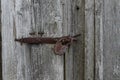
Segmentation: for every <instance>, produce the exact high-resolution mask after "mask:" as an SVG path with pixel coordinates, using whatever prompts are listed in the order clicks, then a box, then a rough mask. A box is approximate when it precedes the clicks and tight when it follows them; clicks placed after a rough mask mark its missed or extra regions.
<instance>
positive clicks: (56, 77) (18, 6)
mask: <svg viewBox="0 0 120 80" xmlns="http://www.w3.org/2000/svg"><path fill="white" fill-rule="evenodd" d="M62 22H63V14H62V4H61V1H60V0H2V53H3V56H2V57H3V80H63V79H64V74H63V73H64V72H63V71H64V69H63V67H64V63H63V62H64V61H63V57H62V56H56V55H54V53H53V51H52V47H53V45H28V44H22V45H21V44H20V43H18V42H15V41H14V39H15V38H22V37H28V36H30V35H29V33H30V32H43V31H44V32H45V34H44V35H43V36H46V37H47V36H50V37H55V36H62V35H63V30H64V29H63V28H64V26H62ZM36 36H39V35H37V34H36ZM33 37H35V36H33Z"/></svg>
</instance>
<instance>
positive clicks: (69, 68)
mask: <svg viewBox="0 0 120 80" xmlns="http://www.w3.org/2000/svg"><path fill="white" fill-rule="evenodd" d="M66 1H67V0H66ZM70 2H71V3H70ZM67 3H68V9H67V13H68V15H71V16H68V17H70V18H69V19H70V21H71V24H70V21H69V19H68V30H69V31H68V32H69V33H70V34H71V35H74V34H78V33H80V34H81V36H80V37H78V38H77V39H78V42H76V43H74V44H73V45H72V46H71V47H70V49H69V52H68V53H66V55H65V69H66V72H65V80H84V26H85V25H84V24H85V23H84V20H85V17H84V4H85V3H84V0H69V2H68V1H67ZM69 4H71V6H69ZM70 8H71V9H70ZM70 10H71V13H70Z"/></svg>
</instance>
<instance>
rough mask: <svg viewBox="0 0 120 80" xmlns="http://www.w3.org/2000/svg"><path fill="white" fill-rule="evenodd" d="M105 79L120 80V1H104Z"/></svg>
mask: <svg viewBox="0 0 120 80" xmlns="http://www.w3.org/2000/svg"><path fill="white" fill-rule="evenodd" d="M103 17H104V27H103V29H104V31H103V33H104V34H103V41H104V42H103V55H104V57H103V60H104V61H103V71H104V73H103V79H104V80H120V44H119V43H120V1H119V0H106V1H104V16H103Z"/></svg>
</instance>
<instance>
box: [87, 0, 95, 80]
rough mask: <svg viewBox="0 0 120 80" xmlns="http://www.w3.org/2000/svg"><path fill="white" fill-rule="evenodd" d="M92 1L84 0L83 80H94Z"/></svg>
mask: <svg viewBox="0 0 120 80" xmlns="http://www.w3.org/2000/svg"><path fill="white" fill-rule="evenodd" d="M94 5H95V4H94V0H85V80H94V48H95V46H94V33H95V32H94V21H95V20H94V8H95V7H94Z"/></svg>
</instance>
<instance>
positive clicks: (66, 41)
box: [15, 34, 80, 55]
mask: <svg viewBox="0 0 120 80" xmlns="http://www.w3.org/2000/svg"><path fill="white" fill-rule="evenodd" d="M78 36H80V34H77V35H75V36H62V37H55V38H52V37H27V38H21V39H15V41H18V42H20V43H27V44H55V46H54V52H55V54H57V55H63V54H64V53H65V51H66V49H67V48H68V46H69V45H70V44H72V43H73V42H74V41H77V39H76V37H78Z"/></svg>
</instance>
